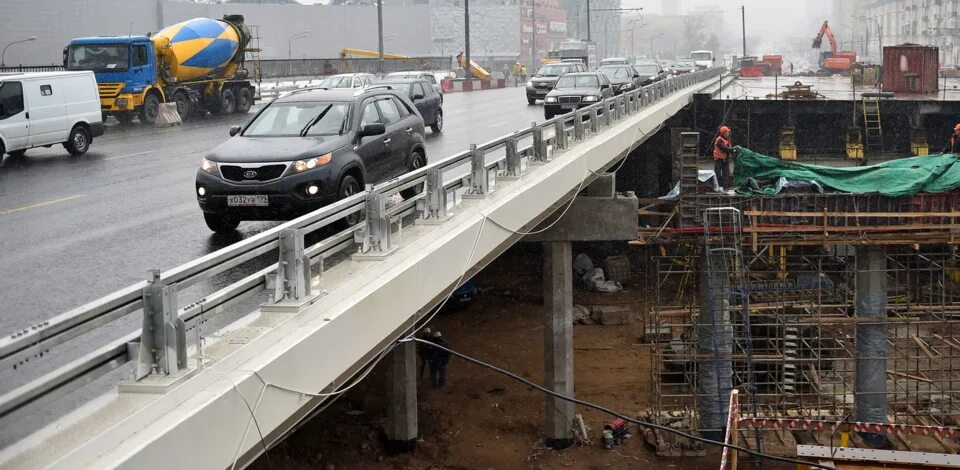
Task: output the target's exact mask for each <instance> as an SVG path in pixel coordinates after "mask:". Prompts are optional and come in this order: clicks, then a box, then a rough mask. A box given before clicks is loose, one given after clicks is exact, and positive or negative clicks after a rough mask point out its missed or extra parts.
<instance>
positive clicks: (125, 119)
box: [117, 113, 133, 126]
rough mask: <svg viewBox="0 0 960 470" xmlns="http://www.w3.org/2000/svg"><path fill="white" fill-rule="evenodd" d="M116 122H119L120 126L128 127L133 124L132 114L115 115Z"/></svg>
mask: <svg viewBox="0 0 960 470" xmlns="http://www.w3.org/2000/svg"><path fill="white" fill-rule="evenodd" d="M117 120H118V121H120V124H122V125H124V126H129V125H130V124H131V123H133V113H120V114H117Z"/></svg>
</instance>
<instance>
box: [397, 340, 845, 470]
mask: <svg viewBox="0 0 960 470" xmlns="http://www.w3.org/2000/svg"><path fill="white" fill-rule="evenodd" d="M406 341H415V342H419V343H424V344H426V345H429V346H430V347H433V348H437V349H441V350H444V351H447V352H449V353H450V354H453V355H454V356H457V357H459V358H461V359H463V360H465V361H467V362H472V363H474V364H476V365H479V366H482V367H486V368H487V369H490V370H493V371H494V372H497V373H499V374H501V375H505V376H507V377H510V378H512V379H514V380H517V381H519V382H522V383H523V384H524V385H527V386H529V387H532V388H535V389H537V390H540V391H541V392H544V393H546V394H549V395H552V396H554V397H556V398H559V399H561V400H564V401H569V402H571V403H575V404H578V405H581V406H586V407H587V408H592V409H595V410H597V411H601V412H603V413H606V414H608V415H611V416H615V417H617V418H621V419H623V420H625V421H628V422H630V423H633V424H636V425H638V426H643V427H647V428H651V429H657V430H659V431H664V432H669V433H671V434H676V435H678V436H681V437H685V438H687V439H690V440H694V441H698V442H702V443H704V444H709V445H714V446H719V447H726V448H728V449H733V450H736V451H738V452H743V453H745V454H749V455H752V456H754V457H759V458H762V459H768V460H773V461H777V462H784V463H791V464H796V465H803V466H806V467H812V468H819V469H823V470H836V468H835V467H833V466H828V465H823V464H819V463H815V462H807V461H804V460H798V459H792V458H789V457H780V456H777V455H771V454H767V453H764V452H758V451H755V450H752V449H748V448H746V447H741V446H738V445H736V444H729V443H726V442H721V441H715V440H713V439H707V438H705V437H700V436H696V435H693V434H689V433H685V432H683V431H680V430H677V429H673V428H671V427H669V426H663V425H660V424H656V423H651V422H649V421H641V420H639V419H634V418H631V417H629V416H627V415H625V414H623V413H620V412H618V411H615V410H612V409H610V408H607V407H605V406H602V405H598V404H596V403H592V402H588V401H585V400H581V399H579V398H574V397H570V396H567V395H563V394H561V393H557V392H554V391H553V390H550V389H548V388H546V387H544V386H542V385H540V384H538V383H536V382H533V381H531V380H527V379H526V378H524V377H521V376H519V375H517V374H515V373H513V372H510V371H508V370H506V369H503V368H500V367H497V366H495V365H493V364H490V363H487V362H484V361H481V360H480V359H476V358H473V357H470V356H467V355H466V354H463V353H459V352H457V351H454V350H452V349H450V348H447V347H444V346H440V345H438V344H435V343H432V342H430V341H427V340H424V339H420V338H408V339H402V340H400V341H398V342H406Z"/></svg>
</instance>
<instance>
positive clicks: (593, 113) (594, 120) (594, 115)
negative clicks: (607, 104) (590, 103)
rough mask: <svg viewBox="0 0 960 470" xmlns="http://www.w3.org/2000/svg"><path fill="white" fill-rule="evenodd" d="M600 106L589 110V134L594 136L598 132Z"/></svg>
mask: <svg viewBox="0 0 960 470" xmlns="http://www.w3.org/2000/svg"><path fill="white" fill-rule="evenodd" d="M601 106H603V105H602V104H597V105H595V106H594V107H593V109H591V110H590V133H591V134H596V133H599V132H600V107H601Z"/></svg>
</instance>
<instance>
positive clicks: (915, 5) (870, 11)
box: [830, 0, 960, 65]
mask: <svg viewBox="0 0 960 470" xmlns="http://www.w3.org/2000/svg"><path fill="white" fill-rule="evenodd" d="M833 11H834V15H833V16H834V18H833V19H831V20H830V24H831V25H833V24H834V23H836V25H837V26H835V27H834V28H833V29H834V32H837V33H838V34H845V35H848V36H849V35H850V34H851V33H852V35H853V36H852V38H850V37H848V38H847V39H842V40H841V41H842V42H845V43H847V44H848V45H852V46H853V47H852V48H853V49H854V50H856V51H857V52H858V53H859V54H861V55H862V56H865V57H867V58H871V59H873V60H874V61H879V58H880V47H881V46H890V45H895V44H903V43H916V44H923V45H927V46H937V47H939V48H940V64H941V65H955V64H960V2H957V1H949V0H834V2H833ZM838 29H839V31H838ZM841 31H842V33H841Z"/></svg>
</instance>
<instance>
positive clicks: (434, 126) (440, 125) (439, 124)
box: [430, 109, 443, 133]
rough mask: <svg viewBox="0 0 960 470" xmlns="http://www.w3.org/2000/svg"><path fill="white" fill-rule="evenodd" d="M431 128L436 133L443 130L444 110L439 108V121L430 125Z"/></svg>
mask: <svg viewBox="0 0 960 470" xmlns="http://www.w3.org/2000/svg"><path fill="white" fill-rule="evenodd" d="M430 130H431V131H433V132H434V133H439V132H442V131H443V110H442V109H438V110H437V121H436V122H434V123H433V124H431V125H430Z"/></svg>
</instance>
